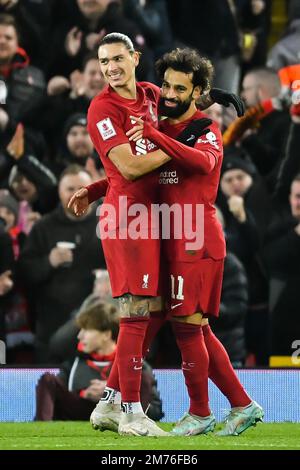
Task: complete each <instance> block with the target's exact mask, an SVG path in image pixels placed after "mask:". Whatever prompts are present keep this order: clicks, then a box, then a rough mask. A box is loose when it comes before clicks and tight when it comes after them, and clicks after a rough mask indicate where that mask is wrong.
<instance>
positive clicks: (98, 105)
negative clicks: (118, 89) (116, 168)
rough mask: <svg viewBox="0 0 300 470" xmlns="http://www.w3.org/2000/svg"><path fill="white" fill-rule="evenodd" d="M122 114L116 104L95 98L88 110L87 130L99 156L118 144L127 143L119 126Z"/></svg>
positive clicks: (104, 154) (126, 138) (105, 154)
mask: <svg viewBox="0 0 300 470" xmlns="http://www.w3.org/2000/svg"><path fill="white" fill-rule="evenodd" d="M122 121H123V119H122V114H121V113H120V112H119V110H118V108H117V106H114V105H113V103H112V102H110V101H107V100H97V99H96V100H95V101H93V102H92V103H91V105H90V107H89V110H88V131H89V134H90V136H91V139H92V141H93V144H94V147H95V148H96V150H97V152H98V153H99V155H101V157H106V156H107V154H108V152H109V151H110V150H111V149H112V148H114V147H117V146H118V145H121V144H126V143H128V142H129V141H128V137H127V136H126V134H125V132H124V130H123V129H122V127H121V123H122Z"/></svg>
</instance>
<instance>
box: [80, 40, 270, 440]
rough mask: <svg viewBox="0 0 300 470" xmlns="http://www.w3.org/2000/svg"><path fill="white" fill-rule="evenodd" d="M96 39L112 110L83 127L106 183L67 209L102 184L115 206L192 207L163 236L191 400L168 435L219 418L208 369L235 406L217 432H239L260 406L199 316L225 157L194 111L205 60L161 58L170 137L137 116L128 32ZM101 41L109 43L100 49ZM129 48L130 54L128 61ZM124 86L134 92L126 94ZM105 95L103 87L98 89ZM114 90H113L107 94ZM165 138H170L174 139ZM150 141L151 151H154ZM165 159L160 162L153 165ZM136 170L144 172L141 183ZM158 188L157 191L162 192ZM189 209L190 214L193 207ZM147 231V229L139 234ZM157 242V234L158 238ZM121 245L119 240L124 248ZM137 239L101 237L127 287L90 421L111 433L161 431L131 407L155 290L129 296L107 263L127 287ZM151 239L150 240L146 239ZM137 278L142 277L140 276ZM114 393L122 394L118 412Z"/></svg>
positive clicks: (214, 299)
mask: <svg viewBox="0 0 300 470" xmlns="http://www.w3.org/2000/svg"><path fill="white" fill-rule="evenodd" d="M112 36H114V37H113V38H112ZM106 38H108V41H107V42H106ZM101 44H102V45H100V48H99V60H100V67H101V71H102V73H103V74H104V76H106V78H107V80H108V82H109V84H110V87H111V88H109V89H108V90H109V92H108V93H110V97H109V100H108V101H110V104H112V103H113V102H114V106H113V107H114V109H110V107H109V106H108V109H109V115H108V114H107V112H106V111H107V109H106V106H105V107H104V109H101V108H100V106H97V109H95V112H93V105H91V108H90V111H89V121H90V122H89V130H90V133H91V136H92V139H93V142H94V145H95V147H96V149H97V150H98V153H99V154H100V156H101V159H102V161H103V164H104V167H105V169H106V172H107V177H108V181H103V182H99V184H98V185H97V184H94V185H92V187H90V188H89V190H87V189H86V188H84V190H80V191H79V192H78V194H77V195H74V196H73V197H72V200H71V206H72V205H74V208H75V213H76V210H78V213H80V212H81V211H84V210H86V207H87V205H88V203H89V202H91V201H92V200H93V199H96V197H99V196H100V195H102V194H100V193H101V191H103V190H106V189H107V191H108V192H107V196H106V200H105V202H107V201H109V202H110V203H111V204H112V205H113V206H114V207H116V202H117V199H120V197H121V196H123V195H124V194H125V195H127V196H128V201H129V204H130V205H131V204H134V203H143V204H145V210H146V209H149V208H150V205H151V204H155V203H156V202H159V204H161V203H164V204H165V205H166V206H167V207H169V208H170V207H171V206H173V205H176V204H177V206H178V208H179V212H180V217H182V215H183V216H184V217H185V210H186V208H187V206H190V208H191V209H192V213H189V219H190V220H189V222H190V224H189V225H190V231H188V232H185V231H184V232H183V233H181V236H179V237H175V231H176V230H177V228H178V227H177V225H178V219H177V218H176V216H175V218H173V225H172V223H171V226H170V227H169V229H170V231H171V233H172V235H174V236H173V238H172V236H171V238H170V239H166V240H163V247H164V251H165V253H166V259H167V263H166V266H167V270H168V277H169V289H168V297H169V306H170V313H171V315H172V326H173V330H174V334H175V337H176V341H177V344H178V346H179V349H180V351H181V355H182V371H183V374H184V377H185V382H186V386H187V389H188V393H189V398H190V407H189V411H188V412H187V413H186V414H185V415H184V417H183V418H182V419H181V420H179V422H178V423H177V424H176V426H175V427H174V429H173V430H172V434H175V435H195V434H203V433H204V434H205V433H207V432H209V431H212V430H213V429H214V427H215V423H216V421H215V417H214V415H213V413H212V412H211V410H210V408H209V400H208V375H209V377H210V378H211V379H212V380H213V381H214V383H215V384H216V385H217V386H218V388H219V389H220V390H221V391H222V392H223V393H224V395H226V397H227V398H228V400H229V401H230V403H231V406H232V407H233V412H232V415H230V417H229V419H228V423H227V424H226V426H225V428H224V430H223V431H221V432H223V435H230V434H240V433H241V432H243V431H244V430H245V429H247V428H248V427H250V426H252V425H253V424H255V423H256V421H259V420H261V419H262V416H263V412H262V409H261V407H260V406H259V405H258V404H257V403H256V402H254V401H251V399H250V398H249V396H248V395H247V393H246V392H245V390H244V388H243V386H242V385H241V383H240V382H239V380H238V378H237V376H236V375H235V372H234V370H233V368H232V366H231V364H230V361H229V358H228V354H227V353H226V351H225V350H224V348H223V346H222V345H221V343H220V342H219V340H218V339H217V338H216V337H215V335H214V334H213V333H212V331H211V330H210V328H209V325H208V321H207V319H206V318H205V317H206V316H208V315H215V316H216V315H218V312H219V302H220V293H221V284H222V275H223V260H224V257H225V242H224V237H223V233H222V229H221V226H220V225H219V223H218V222H217V219H216V215H215V209H214V207H213V204H214V201H215V198H216V193H217V188H218V183H219V177H220V169H221V164H222V157H223V153H222V142H221V135H220V131H219V130H218V128H217V126H216V125H215V124H212V122H211V121H210V120H207V118H206V117H205V115H204V114H202V113H201V112H200V111H197V108H196V101H197V100H198V99H199V98H200V96H201V95H202V94H203V92H205V91H206V90H209V87H210V80H211V76H212V65H211V63H210V62H209V61H208V60H207V59H205V58H202V57H200V56H199V54H198V53H197V52H196V51H193V50H190V49H176V50H174V51H172V52H170V53H168V54H165V56H164V57H163V58H162V59H160V60H159V61H158V63H157V69H158V72H159V75H160V77H161V78H162V79H163V84H162V90H161V98H160V100H159V112H160V113H161V114H162V115H164V116H167V117H168V120H166V121H164V122H163V123H162V124H161V130H162V131H163V132H165V133H166V134H168V136H167V135H166V134H164V133H163V132H160V131H158V130H157V128H156V127H157V126H153V123H156V119H155V117H154V118H153V116H152V112H153V110H154V113H155V112H156V107H154V103H152V108H151V107H150V108H149V104H148V108H147V109H146V110H145V114H142V113H141V107H139V104H140V101H139V100H140V99H141V98H140V96H141V92H140V87H139V86H137V87H136V83H135V80H134V77H133V67H132V66H129V65H128V64H130V63H131V62H133V60H134V61H135V66H136V65H137V62H138V61H136V56H135V55H134V53H135V51H134V50H133V47H132V44H131V41H130V40H129V38H127V37H126V36H125V37H124V35H120V34H119V33H112V35H107V36H106V37H104V39H103V40H102V42H101ZM108 45H109V46H111V47H106V46H108ZM124 49H127V52H126V50H125V52H124ZM128 53H129V54H130V55H131V58H129V57H127V56H128ZM119 60H120V64H119ZM126 74H127V75H126ZM126 76H127V82H126ZM129 82H130V83H131V85H130V86H128V84H129ZM124 83H125V84H126V86H125V88H124ZM122 87H123V88H122ZM142 88H145V90H146V91H145V95H146V96H147V98H148V99H149V91H147V89H148V88H150V89H152V97H153V96H154V95H155V93H156V88H152V87H150V86H149V85H148V84H144V85H142ZM128 90H131V92H130V93H128ZM106 92H107V90H105V91H104V93H106ZM135 92H136V93H135ZM147 93H148V94H147ZM116 94H118V95H119V96H118V97H117V99H116V100H114V98H115V95H116ZM145 95H144V96H145ZM156 96H157V95H156ZM99 97H101V95H99ZM124 100H126V101H124ZM154 100H155V97H154ZM146 101H147V99H146ZM98 104H99V103H98ZM124 105H126V107H127V105H128V106H129V109H128V113H127V109H126V110H125V109H124V113H122V112H121V109H122V107H124ZM99 108H100V109H99ZM133 108H134V109H135V111H133ZM142 108H143V106H142ZM103 111H105V112H103ZM194 123H198V124H199V128H197V127H196V128H195V126H194V127H193V125H194ZM91 126H92V127H91ZM189 128H193V129H194V131H195V132H194V133H193V134H191V136H190V137H189V138H188V139H187V138H186V137H185V139H183V140H182V142H185V143H186V144H187V145H183V144H182V143H181V142H180V136H182V134H183V133H184V132H186V131H187V130H189ZM196 130H197V132H196ZM195 135H196V137H197V139H196V142H195V141H194V143H195V145H194V143H193V144H190V142H189V140H193V139H195ZM126 137H127V138H128V139H129V142H130V144H129V142H128V141H127V140H126ZM172 137H174V138H177V139H178V140H179V142H178V141H176V140H174V139H173V138H172ZM118 139H119V140H118ZM141 144H142V145H141ZM132 145H133V146H132ZM153 145H156V146H157V147H156V148H154V147H153ZM189 145H194V146H193V147H191V146H189ZM137 147H139V148H141V147H142V148H143V151H142V152H141V153H142V155H140V156H137V154H138V153H139V152H137V151H136V148H137ZM157 148H158V149H159V150H157ZM115 149H116V150H115ZM147 152H148V153H149V155H148V153H147ZM164 164H167V165H165V166H164V168H163V169H161V170H158V168H159V167H161V166H162V165H164ZM150 172H153V174H152V175H151V177H150V176H146V177H145V176H143V175H145V174H147V173H150ZM141 176H143V178H141V179H140V180H138V178H139V177H141ZM152 178H153V179H152ZM150 180H151V181H152V183H154V187H155V189H154V188H152V187H148V184H147V183H148V182H150ZM137 183H138V184H137ZM135 184H137V185H136V186H135ZM149 184H150V183H149ZM134 188H136V192H135V189H134ZM158 188H160V190H159V192H160V194H159V196H158V194H157V189H158ZM143 196H144V199H143ZM151 198H152V199H151ZM195 206H196V207H195ZM197 206H199V207H200V208H202V209H201V210H202V212H201V210H200V212H199V214H200V216H201V215H202V216H201V217H200V218H198V212H197ZM195 209H196V212H194V211H193V210H195ZM151 214H152V213H151ZM148 216H149V213H148ZM162 218H164V217H162ZM121 219H122V217H121ZM179 225H180V223H179ZM120 228H121V227H120V226H116V227H115V229H114V230H115V231H116V232H118V233H119V232H120ZM148 230H149V228H148V226H147V228H146V231H148ZM163 230H164V227H163V226H162V231H163ZM148 234H149V232H148ZM191 234H193V235H194V236H195V237H194V238H195V240H193V238H191V237H190V235H191ZM162 235H163V233H162ZM164 238H165V237H164V236H162V239H164ZM166 238H168V237H166ZM124 241H125V244H124V245H122V243H123V242H124ZM136 242H137V240H122V239H120V240H115V239H113V238H112V239H111V240H104V243H103V245H104V251H105V254H106V255H108V256H107V259H108V261H109V264H110V265H111V273H112V274H111V275H112V276H114V275H115V276H116V279H118V283H121V291H122V290H124V289H125V290H124V291H123V294H125V295H122V294H121V293H120V294H119V295H120V296H121V321H120V335H119V339H118V346H117V359H116V364H114V367H113V369H112V372H111V374H110V377H109V380H108V382H107V387H106V389H105V392H104V395H103V397H102V399H101V401H100V402H99V403H98V405H97V406H96V408H95V410H94V412H93V413H92V415H91V422H92V425H93V426H94V427H95V428H97V429H101V430H104V429H110V430H118V431H119V433H121V434H130V435H140V436H143V435H148V436H151V435H152V436H163V435H165V433H164V432H163V431H162V430H161V429H160V428H158V427H157V426H156V425H155V423H152V422H149V420H148V419H147V417H146V416H144V415H143V414H142V413H141V412H140V404H139V403H138V400H139V393H138V392H139V384H140V375H139V373H138V371H139V370H140V369H141V358H142V356H143V355H144V354H145V351H146V350H147V347H148V345H149V343H150V342H151V338H153V337H154V335H155V332H157V330H158V329H159V327H160V326H161V324H162V323H163V321H164V318H163V316H162V315H161V316H159V315H158V316H157V318H156V317H155V316H154V315H152V316H151V317H150V322H149V313H150V311H151V309H150V308H149V306H150V302H148V305H147V304H146V303H145V299H147V297H146V296H147V295H156V293H154V294H149V292H155V290H154V291H151V290H150V289H152V288H153V287H155V286H152V285H151V288H150V289H149V291H148V292H145V291H141V292H142V293H140V291H139V289H140V287H137V290H136V291H135V292H134V293H133V295H132V292H131V291H130V290H126V289H128V285H129V284H122V280H120V279H119V278H118V275H119V274H118V273H117V272H116V270H115V272H114V269H115V268H114V267H113V266H112V264H113V261H114V259H115V262H116V257H117V259H118V257H119V254H120V257H121V260H122V258H123V259H124V260H127V261H128V264H127V261H125V262H124V273H125V275H128V279H133V281H132V282H133V284H131V287H130V288H131V289H135V288H136V287H135V286H136V280H135V279H134V275H133V274H132V273H129V272H128V271H129V270H135V271H136V272H138V273H139V269H140V267H139V266H138V265H139V264H140V263H139V261H140V260H139V259H137V258H138V256H139V253H140V251H139V247H142V246H144V247H145V249H146V250H147V251H148V249H147V247H146V245H145V244H144V245H143V242H145V240H138V242H141V243H138V244H137V245H136V246H137V251H136V252H135V251H134V249H135V243H136ZM147 242H149V243H150V245H149V246H150V247H152V246H157V247H159V241H158V240H156V239H154V240H153V238H152V239H151V237H150V241H149V240H147ZM152 242H153V243H154V242H155V243H154V244H153V245H152ZM194 242H196V244H195V243H194ZM156 243H157V245H156ZM105 244H106V247H107V250H106V249H105ZM127 248H128V252H126V253H124V251H123V249H125V250H127ZM116 249H117V250H118V251H119V250H120V253H119V252H117V253H116V252H115V253H114V250H116ZM131 249H132V250H131ZM155 250H156V249H154V250H153V251H151V249H149V253H150V255H149V253H147V254H142V258H141V259H143V260H145V261H146V262H148V261H149V266H150V265H151V263H150V261H151V257H152V256H157V255H156V254H155V253H158V259H153V260H152V261H153V263H154V264H155V266H156V267H155V269H156V271H153V273H154V272H157V273H158V263H159V261H160V259H159V248H158V251H157V252H156V251H155ZM110 253H111V259H110V258H109V255H110ZM132 261H135V262H136V264H134V263H133V262H132ZM156 263H157V264H156ZM147 274H148V273H147ZM123 275H124V274H123V273H122V276H123ZM138 276H139V281H140V280H141V279H140V277H141V274H140V273H139V275H138ZM119 277H120V276H119ZM142 281H143V283H144V284H145V285H147V287H148V281H149V278H148V276H147V275H143V279H142ZM157 283H158V275H157ZM157 287H158V284H157V286H156V288H157ZM117 289H119V285H118V286H116V291H117ZM142 289H143V286H142ZM116 291H115V292H116ZM121 291H120V292H121ZM156 292H158V291H156ZM128 294H130V295H128ZM114 295H116V294H114ZM148 298H149V297H148ZM158 310H159V309H158ZM152 313H153V310H152ZM148 325H149V326H148ZM147 327H148V328H147ZM146 331H147V334H146ZM141 346H143V351H142V348H141ZM119 391H120V392H121V395H122V413H121V414H120V407H119V403H120V401H119V400H120V392H119ZM237 407H238V408H239V410H238V411H237Z"/></svg>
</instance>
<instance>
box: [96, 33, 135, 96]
mask: <svg viewBox="0 0 300 470" xmlns="http://www.w3.org/2000/svg"><path fill="white" fill-rule="evenodd" d="M98 57H99V62H100V69H101V72H102V75H103V77H104V78H105V80H106V81H107V82H108V83H109V85H110V86H111V87H112V88H113V89H114V90H115V91H117V92H120V89H122V88H128V89H130V88H133V87H134V88H135V68H136V66H137V65H138V63H139V54H138V52H135V51H134V52H132V51H129V50H128V49H127V47H126V46H125V45H124V44H123V43H122V42H118V43H112V44H103V45H102V46H100V47H99V50H98Z"/></svg>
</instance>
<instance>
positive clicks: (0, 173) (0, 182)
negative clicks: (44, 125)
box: [0, 124, 50, 188]
mask: <svg viewBox="0 0 300 470" xmlns="http://www.w3.org/2000/svg"><path fill="white" fill-rule="evenodd" d="M45 154H46V144H45V141H44V138H43V136H42V134H41V133H40V132H36V131H33V130H32V129H29V128H25V127H24V126H23V124H18V125H17V127H16V130H15V133H14V135H13V137H12V139H11V140H10V142H9V143H8V145H6V146H5V147H3V148H1V145H0V187H3V188H7V187H8V180H9V174H10V171H11V169H12V167H13V166H14V165H17V166H19V167H20V168H22V167H23V166H24V165H25V162H28V158H29V159H30V158H31V157H34V161H35V162H38V163H39V164H40V165H41V168H45V170H46V166H45V164H43V163H41V161H42V160H43V159H44V157H45ZM49 173H50V172H49Z"/></svg>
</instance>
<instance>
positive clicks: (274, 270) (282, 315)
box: [264, 125, 300, 356]
mask: <svg viewBox="0 0 300 470" xmlns="http://www.w3.org/2000/svg"><path fill="white" fill-rule="evenodd" d="M298 126H299V125H298ZM264 252H265V259H266V263H267V266H268V271H269V276H270V314H271V328H270V330H271V334H270V336H271V355H273V356H274V355H275V356H290V355H291V354H292V352H293V349H292V343H293V341H295V340H296V339H299V338H300V322H299V310H300V300H299V285H300V274H299V264H300V174H298V175H297V176H295V177H294V179H293V182H292V184H291V188H290V214H288V216H287V217H285V218H282V217H280V221H279V223H278V222H277V223H276V222H274V224H272V225H271V226H270V229H269V235H268V237H267V240H266V245H265V249H264Z"/></svg>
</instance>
